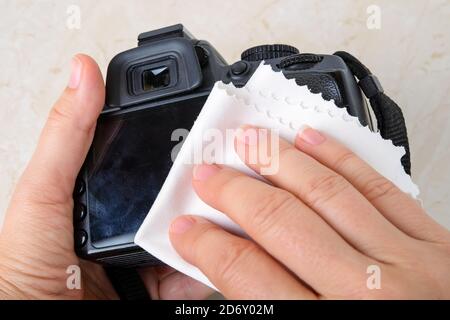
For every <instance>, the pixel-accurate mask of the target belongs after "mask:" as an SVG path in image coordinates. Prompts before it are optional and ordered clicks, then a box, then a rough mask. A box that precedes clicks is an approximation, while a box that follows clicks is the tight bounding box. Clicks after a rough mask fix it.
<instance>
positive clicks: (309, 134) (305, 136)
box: [297, 126, 325, 146]
mask: <svg viewBox="0 0 450 320" xmlns="http://www.w3.org/2000/svg"><path fill="white" fill-rule="evenodd" d="M297 139H301V140H302V141H304V142H306V143H308V144H311V145H313V146H315V145H318V144H321V143H322V142H324V141H325V137H324V136H323V135H322V134H320V132H319V131H317V130H315V129H313V128H311V127H308V126H303V127H302V128H301V129H300V131H299V132H298V134H297Z"/></svg>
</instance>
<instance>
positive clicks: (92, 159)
mask: <svg viewBox="0 0 450 320" xmlns="http://www.w3.org/2000/svg"><path fill="white" fill-rule="evenodd" d="M204 102H205V97H201V98H196V99H191V100H188V101H183V102H180V103H176V104H170V105H164V106H158V107H153V108H149V109H146V110H143V111H137V112H129V113H127V114H124V115H120V116H112V117H104V118H102V119H101V120H100V121H99V123H98V125H97V129H96V135H95V138H94V142H93V145H92V148H91V153H90V155H89V159H88V162H87V163H88V167H87V174H88V206H89V209H88V210H89V224H90V231H91V240H92V244H93V245H94V246H95V247H105V246H111V245H116V244H126V243H132V242H133V238H134V235H135V233H136V231H137V229H138V228H139V226H140V225H141V223H142V221H143V220H144V218H145V216H146V215H147V213H148V211H149V210H150V208H151V205H152V204H153V202H154V200H155V199H156V196H157V195H158V192H159V190H160V188H161V186H162V185H163V183H164V180H165V178H166V176H167V174H168V173H169V170H170V168H171V166H172V160H171V152H172V149H173V147H174V146H176V145H177V144H179V143H180V141H171V136H172V132H173V131H174V130H176V129H179V128H185V129H190V128H191V127H192V124H193V123H194V121H195V119H196V118H197V115H198V113H199V112H200V109H201V107H202V106H203V104H204ZM174 201H176V199H174Z"/></svg>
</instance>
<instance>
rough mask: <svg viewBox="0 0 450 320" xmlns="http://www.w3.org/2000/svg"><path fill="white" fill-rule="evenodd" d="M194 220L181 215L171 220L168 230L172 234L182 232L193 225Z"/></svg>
mask: <svg viewBox="0 0 450 320" xmlns="http://www.w3.org/2000/svg"><path fill="white" fill-rule="evenodd" d="M194 223H195V220H194V219H193V218H191V217H187V216H181V217H178V218H176V219H175V220H174V221H172V224H171V225H170V232H171V233H174V234H182V233H185V232H186V231H188V230H189V229H190V228H192V226H193V225H194Z"/></svg>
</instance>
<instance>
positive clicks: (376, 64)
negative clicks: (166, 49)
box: [0, 0, 450, 228]
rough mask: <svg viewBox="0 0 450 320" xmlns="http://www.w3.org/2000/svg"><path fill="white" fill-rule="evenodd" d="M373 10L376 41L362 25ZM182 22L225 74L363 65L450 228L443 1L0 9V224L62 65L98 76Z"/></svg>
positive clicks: (0, 2)
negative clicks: (267, 55) (305, 60)
mask: <svg viewBox="0 0 450 320" xmlns="http://www.w3.org/2000/svg"><path fill="white" fill-rule="evenodd" d="M372 4H374V5H377V6H379V8H380V13H381V28H380V29H379V30H369V29H368V28H367V25H366V21H367V18H368V14H367V12H366V10H367V7H368V6H369V5H372ZM70 5H76V6H79V8H80V12H81V25H80V27H81V28H80V29H69V28H68V27H67V24H66V22H67V18H68V16H69V14H68V13H67V10H68V8H69V6H70ZM179 22H181V23H183V24H184V25H185V26H186V27H187V28H188V29H189V30H190V31H191V32H192V33H193V34H194V35H196V37H197V38H201V39H206V40H209V41H210V42H211V43H212V44H213V45H214V46H216V48H218V49H219V51H220V52H221V53H222V54H223V56H224V57H225V58H226V59H227V60H228V61H229V62H233V61H235V60H237V59H239V56H240V53H241V51H243V50H244V49H246V48H247V47H250V46H253V45H257V44H263V43H275V42H276V43H288V44H291V45H294V46H296V47H298V48H299V49H300V50H301V51H305V52H318V53H332V52H334V51H337V50H347V51H350V52H352V53H354V54H356V55H357V56H358V57H360V58H361V59H362V61H364V62H365V63H366V64H367V65H368V66H369V67H370V68H371V69H372V71H373V72H374V73H375V74H377V75H378V77H379V78H380V80H381V82H382V84H383V86H384V88H385V91H386V92H387V93H388V94H389V95H390V96H391V97H392V98H394V100H396V101H397V103H398V104H399V105H400V106H402V107H403V110H404V113H405V118H406V121H407V125H408V129H409V135H410V143H411V151H412V168H413V177H414V180H415V182H416V183H417V184H418V185H419V186H420V189H421V198H422V199H423V201H424V204H425V207H426V208H427V209H428V211H429V213H430V214H431V215H432V216H434V217H435V218H436V219H437V220H438V221H439V222H441V223H443V224H445V225H446V226H447V227H448V228H450V197H449V190H450V188H449V185H450V168H449V162H450V104H449V97H450V96H449V92H450V84H449V75H450V48H449V46H450V45H449V43H450V1H439V0H436V1H422V0H414V1H413V0H378V1H376V0H372V1H356V0H353V1H350V0H345V1H336V0H322V1H311V0H307V1H295V0H286V1H281V0H280V1H276V0H260V1H258V0H246V1H242V0H240V1H239V0H237V1H234V0H233V1H232V0H227V1H223V0H220V1H213V0H200V1H170V0H165V1H143V0H142V1H139V0H134V1H118V0H109V1H107V0H96V1H89V0H78V1H77V0H70V1H66V0H53V1H51V0H46V1H45V0H41V1H31V0H29V1H26V0H22V1H18V0H0V65H1V69H0V101H1V106H0V165H1V176H0V221H1V220H2V217H3V212H4V211H5V210H6V208H7V203H8V201H9V198H10V195H11V193H12V191H13V187H14V184H15V183H16V181H17V180H18V178H19V176H20V174H21V172H22V170H23V168H24V166H25V165H26V163H27V161H28V159H29V158H30V155H31V153H32V151H33V149H34V146H35V144H36V141H37V138H38V135H39V132H40V130H41V128H42V126H43V124H44V121H45V118H46V116H47V113H48V111H49V109H50V107H51V105H52V103H53V102H54V101H55V99H56V98H57V97H58V95H59V93H60V92H61V90H62V89H63V88H64V86H65V85H66V82H67V80H68V77H69V66H70V65H69V62H70V58H71V56H72V55H74V54H75V53H77V52H84V53H87V54H90V55H91V56H93V57H94V58H95V59H96V60H97V61H98V63H99V65H100V67H101V69H102V71H103V74H104V75H105V71H106V67H107V64H108V62H109V60H110V59H111V58H112V57H113V56H114V55H115V54H116V53H118V52H121V51H123V50H126V49H129V48H131V47H134V46H135V45H136V37H137V35H138V33H140V32H143V31H148V30H152V29H155V28H159V27H162V26H167V25H170V24H174V23H179ZM0 224H1V222H0Z"/></svg>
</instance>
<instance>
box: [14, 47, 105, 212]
mask: <svg viewBox="0 0 450 320" xmlns="http://www.w3.org/2000/svg"><path fill="white" fill-rule="evenodd" d="M104 102H105V86H104V82H103V78H102V75H101V72H100V70H99V67H98V65H97V64H96V62H95V61H94V60H93V59H92V58H90V57H88V56H86V55H81V54H79V55H76V56H75V57H74V58H73V59H72V72H71V76H70V80H69V84H68V86H67V88H66V89H65V90H64V92H63V93H62V95H61V97H60V98H59V100H58V101H57V102H56V103H55V105H54V106H53V108H52V109H51V111H50V114H49V116H48V119H47V122H46V124H45V126H44V129H43V130H42V133H41V136H40V139H39V142H38V145H37V147H36V150H35V152H34V155H33V157H32V159H31V161H30V163H29V164H28V167H27V168H26V170H25V172H24V174H23V175H22V178H21V181H20V182H19V185H18V187H17V190H16V192H19V193H20V191H25V193H26V194H27V195H25V196H26V197H28V198H29V197H30V196H31V197H33V198H36V199H33V200H37V201H38V202H44V203H50V204H60V203H67V201H69V200H71V197H72V192H73V188H74V184H75V179H76V177H77V174H78V172H79V170H80V168H81V166H82V164H83V161H84V159H85V157H86V154H87V152H88V150H89V147H90V145H91V143H92V139H93V135H94V130H95V125H96V122H97V118H98V116H99V114H100V112H101V110H102V108H103V105H104ZM24 189H25V190H24ZM26 191H28V192H26ZM44 191H45V192H44ZM22 195H23V194H22ZM28 200H32V199H28Z"/></svg>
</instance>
